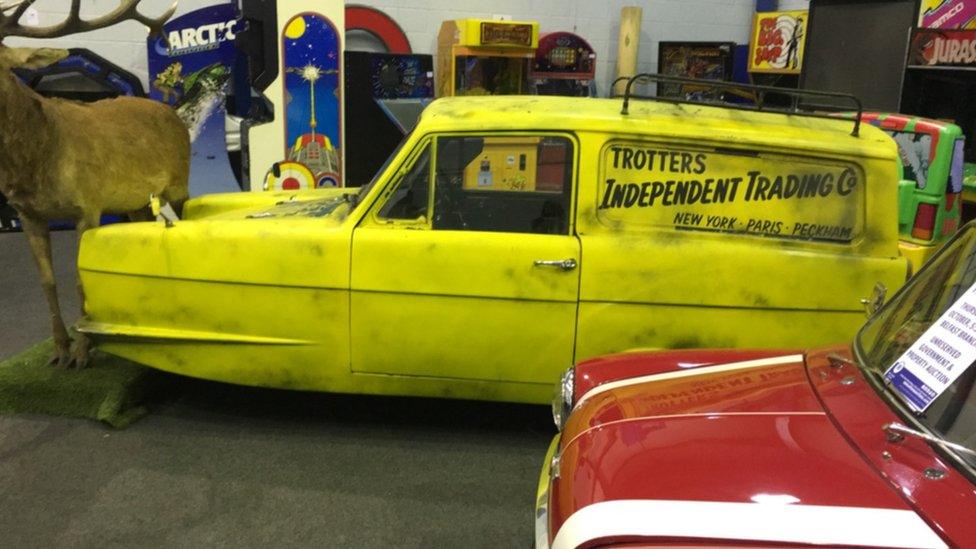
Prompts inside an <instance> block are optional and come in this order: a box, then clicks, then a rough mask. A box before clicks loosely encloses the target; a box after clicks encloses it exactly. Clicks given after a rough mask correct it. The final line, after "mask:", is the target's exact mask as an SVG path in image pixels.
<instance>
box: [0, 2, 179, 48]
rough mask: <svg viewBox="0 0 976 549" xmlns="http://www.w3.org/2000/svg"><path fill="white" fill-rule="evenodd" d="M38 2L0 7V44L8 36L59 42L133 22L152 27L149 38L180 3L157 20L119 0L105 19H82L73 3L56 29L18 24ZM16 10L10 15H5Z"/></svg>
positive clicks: (135, 4)
mask: <svg viewBox="0 0 976 549" xmlns="http://www.w3.org/2000/svg"><path fill="white" fill-rule="evenodd" d="M36 1H37V0H20V1H19V2H14V3H12V4H6V5H0V40H3V39H4V38H5V37H7V36H23V37H26V38H56V37H59V36H66V35H68V34H74V33H77V32H88V31H91V30H95V29H101V28H105V27H109V26H112V25H114V24H116V23H120V22H122V21H128V20H130V19H132V20H135V21H138V22H140V23H142V24H143V25H145V26H147V27H149V34H150V36H152V35H156V34H162V32H163V24H164V23H166V21H167V20H168V19H169V18H170V17H172V16H173V13H175V12H176V4H177V2H178V0H173V4H172V5H170V7H169V9H167V10H166V11H164V12H163V13H162V14H160V15H159V16H158V17H146V16H145V15H143V14H141V13H139V10H138V8H139V2H141V1H142V0H119V5H118V6H116V8H115V9H114V10H112V11H110V12H108V13H106V14H105V15H102V16H100V17H95V18H94V19H82V18H81V15H80V14H79V11H80V10H81V0H71V8H70V9H69V11H68V17H67V19H65V20H64V21H62V22H60V23H58V24H57V25H51V26H48V27H29V26H24V25H21V24H20V23H19V21H20V18H21V16H23V15H24V12H25V11H27V8H29V7H30V6H31V5H32V4H33V3H34V2H36ZM10 10H13V12H12V13H10V15H6V14H5V13H6V12H9V11H10Z"/></svg>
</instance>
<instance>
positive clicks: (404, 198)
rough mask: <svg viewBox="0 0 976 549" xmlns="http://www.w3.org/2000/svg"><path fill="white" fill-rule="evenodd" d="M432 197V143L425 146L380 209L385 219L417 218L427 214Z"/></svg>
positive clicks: (380, 215)
mask: <svg viewBox="0 0 976 549" xmlns="http://www.w3.org/2000/svg"><path fill="white" fill-rule="evenodd" d="M429 197H430V145H429V144H428V145H426V146H425V147H424V150H423V152H421V153H420V154H419V155H418V156H417V159H416V160H415V161H414V163H413V166H412V167H411V168H410V171H408V172H407V174H406V175H404V176H403V179H401V180H400V183H399V184H398V185H397V188H396V190H395V191H393V193H392V194H391V195H390V197H389V198H387V200H386V204H384V205H383V208H382V209H380V211H379V217H382V218H385V219H417V218H419V217H421V216H425V215H427V202H428V200H427V199H428V198H429Z"/></svg>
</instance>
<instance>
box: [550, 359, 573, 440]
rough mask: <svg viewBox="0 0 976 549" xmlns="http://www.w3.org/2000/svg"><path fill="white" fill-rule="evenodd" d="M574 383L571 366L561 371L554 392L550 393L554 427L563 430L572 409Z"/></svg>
mask: <svg viewBox="0 0 976 549" xmlns="http://www.w3.org/2000/svg"><path fill="white" fill-rule="evenodd" d="M575 384H576V370H575V368H573V367H572V366H570V367H569V369H568V370H566V371H565V372H563V375H562V377H561V378H560V379H559V385H557V386H556V391H555V394H553V395H552V420H553V422H555V424H556V429H559V430H560V431H562V430H563V426H564V425H566V420H567V419H569V413H570V412H572V411H573V404H574V402H573V393H574V390H575Z"/></svg>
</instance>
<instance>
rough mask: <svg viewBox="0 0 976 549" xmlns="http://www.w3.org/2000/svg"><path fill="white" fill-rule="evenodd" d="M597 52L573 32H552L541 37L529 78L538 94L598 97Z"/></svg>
mask: <svg viewBox="0 0 976 549" xmlns="http://www.w3.org/2000/svg"><path fill="white" fill-rule="evenodd" d="M595 74H596V53H595V52H594V51H593V48H591V47H590V45H589V44H588V43H587V42H586V40H583V39H582V38H580V37H579V36H577V35H575V34H573V33H571V32H550V33H546V34H543V35H542V36H540V37H539V49H537V50H536V52H535V59H534V60H533V61H532V68H531V70H530V71H529V80H530V81H531V83H532V89H533V91H534V92H535V93H536V94H537V95H568V96H575V97H594V96H596V89H595V86H594V85H593V76H594V75H595Z"/></svg>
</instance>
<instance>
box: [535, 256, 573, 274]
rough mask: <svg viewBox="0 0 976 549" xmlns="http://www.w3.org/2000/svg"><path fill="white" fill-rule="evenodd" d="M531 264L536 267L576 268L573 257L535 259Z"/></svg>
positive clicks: (566, 269)
mask: <svg viewBox="0 0 976 549" xmlns="http://www.w3.org/2000/svg"><path fill="white" fill-rule="evenodd" d="M533 264H534V265H535V266H536V267H556V268H559V269H562V270H564V271H572V270H573V269H575V268H576V260H575V259H572V258H570V259H536V260H535V262H533Z"/></svg>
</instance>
